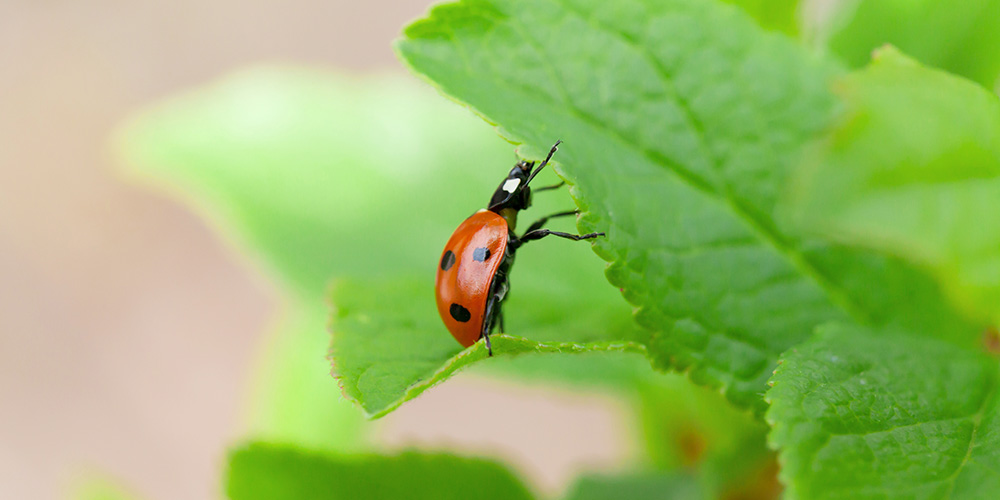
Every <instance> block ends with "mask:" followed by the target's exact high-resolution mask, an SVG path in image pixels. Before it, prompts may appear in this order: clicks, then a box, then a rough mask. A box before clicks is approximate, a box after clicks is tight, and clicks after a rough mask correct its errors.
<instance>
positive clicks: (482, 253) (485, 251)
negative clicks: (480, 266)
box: [472, 247, 490, 262]
mask: <svg viewBox="0 0 1000 500" xmlns="http://www.w3.org/2000/svg"><path fill="white" fill-rule="evenodd" d="M488 258H490V249H489V248H486V247H479V248H477V249H475V250H473V251H472V260H474V261H476V262H486V259H488Z"/></svg>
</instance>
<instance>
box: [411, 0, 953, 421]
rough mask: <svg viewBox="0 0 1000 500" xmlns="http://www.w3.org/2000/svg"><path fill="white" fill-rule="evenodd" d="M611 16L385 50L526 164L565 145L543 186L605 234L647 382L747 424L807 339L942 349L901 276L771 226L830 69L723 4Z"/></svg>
mask: <svg viewBox="0 0 1000 500" xmlns="http://www.w3.org/2000/svg"><path fill="white" fill-rule="evenodd" d="M609 5H610V4H608V3H607V2H600V1H597V0H545V1H540V2H539V1H530V2H529V1H526V0H522V1H503V2H501V1H492V0H466V1H462V2H459V3H452V4H444V5H440V6H438V7H436V8H435V9H434V10H432V12H431V14H430V16H429V17H428V18H427V19H424V20H420V21H417V22H416V23H414V24H412V25H411V26H410V27H408V28H407V30H406V38H405V39H403V40H402V41H400V42H399V43H398V45H397V47H398V50H399V52H400V54H401V55H402V57H403V58H404V60H406V61H407V62H408V63H409V64H410V65H411V66H412V67H413V69H414V70H415V71H417V72H418V73H421V74H423V75H425V76H426V77H428V78H429V79H430V80H432V81H433V82H434V83H435V84H436V85H438V86H439V87H440V89H441V90H442V91H443V92H444V93H446V94H448V95H450V96H453V97H454V98H456V99H459V100H460V101H462V102H465V103H468V104H469V105H470V106H472V107H473V108H474V109H475V110H476V111H477V112H478V113H480V114H481V115H483V116H484V117H485V118H486V119H487V121H489V122H491V123H497V124H498V127H499V129H500V132H501V133H502V134H503V135H504V136H505V137H507V138H508V139H509V140H511V141H513V142H523V143H525V144H526V145H527V146H529V147H530V148H529V147H526V148H525V149H526V150H527V151H530V152H532V153H535V154H534V155H532V156H533V157H537V156H540V153H541V152H542V151H545V150H546V149H547V148H548V145H550V144H551V143H552V142H553V141H554V140H555V139H556V138H561V139H564V140H565V145H564V146H563V147H561V148H560V151H559V157H558V162H559V165H557V167H556V168H557V169H558V171H559V172H560V175H562V176H564V177H566V178H567V179H568V180H569V181H570V182H571V183H573V184H575V186H574V188H573V194H574V197H575V199H576V200H577V203H578V204H579V206H580V208H581V209H582V210H584V211H585V213H584V214H583V216H582V218H581V220H580V223H579V228H580V230H581V231H588V232H589V231H605V232H607V233H608V237H607V238H604V239H601V240H599V241H598V242H597V243H596V246H595V250H596V251H597V253H598V255H600V256H601V257H602V258H604V259H606V260H608V261H610V262H611V266H610V267H609V269H608V271H607V276H608V279H609V281H611V283H612V284H613V285H615V286H616V287H620V288H621V289H622V290H623V293H624V296H625V298H626V299H627V300H628V301H629V302H631V303H632V304H634V305H636V306H637V307H638V311H637V319H638V321H639V322H640V324H642V325H643V326H645V327H647V328H648V329H650V330H651V331H652V335H651V340H650V341H649V353H650V355H651V356H652V357H653V359H654V362H655V363H656V364H657V366H658V367H660V368H668V367H673V368H677V369H688V370H690V371H691V377H692V379H694V380H696V381H698V382H701V383H706V384H710V385H713V386H721V387H722V388H723V389H724V391H725V393H726V394H727V396H728V397H729V398H730V399H731V400H733V401H735V402H738V403H740V404H743V405H752V406H754V407H755V408H756V409H758V410H760V409H763V408H764V405H763V402H762V400H761V398H760V395H761V394H762V393H763V391H764V389H765V381H766V380H767V378H768V376H769V375H770V373H771V371H772V370H773V367H774V364H775V362H776V360H777V357H778V355H779V353H781V352H783V351H784V350H785V349H787V348H789V347H791V346H793V345H795V344H796V343H798V342H800V341H802V340H804V339H805V338H806V337H807V335H808V332H810V331H812V329H813V327H815V326H816V325H818V324H822V323H824V322H826V321H829V320H833V319H839V320H845V319H848V318H850V319H854V320H856V321H859V322H862V323H873V324H882V323H890V322H902V323H905V324H907V326H912V327H913V328H914V329H915V331H918V332H921V333H927V334H937V333H939V332H941V331H943V330H942V329H941V328H935V326H938V325H942V324H952V323H954V322H955V321H956V320H954V316H953V315H952V314H951V313H949V312H948V311H947V310H946V309H945V307H944V306H942V305H941V297H940V292H939V290H938V289H937V286H936V285H935V284H934V283H933V282H932V281H930V280H929V278H927V277H925V276H923V275H922V274H921V273H920V272H918V271H917V270H915V269H913V268H912V267H910V266H909V265H907V264H905V263H903V262H901V261H896V260H892V259H886V258H884V257H882V256H879V255H877V254H874V253H871V252H867V251H859V250H855V249H851V248H845V247H836V246H830V245H828V244H825V243H821V242H815V241H806V240H801V239H800V238H798V237H797V236H796V235H795V234H794V233H793V232H792V231H793V230H794V228H786V227H785V226H784V225H783V224H782V223H781V221H779V220H777V219H776V217H775V216H774V210H775V203H776V200H777V198H778V194H779V193H780V192H781V191H782V190H783V189H784V187H785V186H784V185H785V181H786V179H787V176H788V174H789V171H790V169H791V167H792V166H793V165H794V164H795V163H796V161H797V159H798V157H799V154H800V151H801V149H802V146H803V144H805V143H806V142H808V141H809V140H811V139H812V138H813V137H814V136H816V135H817V134H818V133H819V132H820V131H821V130H823V129H824V128H825V127H826V126H828V124H829V123H830V121H831V119H832V117H833V116H835V114H836V108H837V103H836V100H835V98H834V96H833V95H832V94H831V93H830V91H829V90H828V83H829V81H830V78H831V76H833V75H835V74H837V73H838V72H839V69H838V68H836V67H835V66H834V65H832V64H830V63H829V62H826V61H824V60H822V59H820V58H818V57H817V56H815V55H812V54H809V53H807V52H806V51H805V50H804V49H803V48H801V47H799V46H798V45H796V44H795V43H794V42H793V41H791V40H789V39H788V38H786V37H784V36H781V35H777V34H773V33H768V32H765V31H764V30H762V29H761V28H760V27H759V26H758V25H757V24H756V23H754V22H753V20H752V19H750V18H749V17H748V16H747V15H746V14H745V13H744V12H741V11H740V10H738V9H736V8H734V7H731V6H724V5H720V4H718V3H717V2H707V1H701V0H669V1H656V2H654V1H640V0H632V1H626V2H616V3H615V4H614V8H609V7H608V6H609ZM567 40H572V43H567ZM873 283H874V284H875V285H873Z"/></svg>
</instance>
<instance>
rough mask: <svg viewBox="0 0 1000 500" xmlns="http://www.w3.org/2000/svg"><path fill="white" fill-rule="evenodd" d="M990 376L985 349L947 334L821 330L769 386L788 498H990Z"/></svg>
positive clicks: (995, 409)
mask: <svg viewBox="0 0 1000 500" xmlns="http://www.w3.org/2000/svg"><path fill="white" fill-rule="evenodd" d="M998 375H1000V373H998V365H997V361H996V360H995V359H989V358H987V357H985V356H983V355H981V354H976V353H974V352H972V351H968V350H964V349H961V348H958V347H955V346H953V345H950V344H948V343H945V342H941V341H937V340H932V339H921V338H916V337H914V336H912V335H903V334H895V335H894V334H891V333H890V332H884V331H872V330H867V329H861V328H858V327H847V326H828V327H823V328H820V330H819V332H818V333H817V336H816V337H815V338H814V339H813V340H812V341H810V342H808V343H806V344H803V345H801V346H798V347H796V348H795V349H793V350H791V351H789V353H788V354H787V355H786V356H785V357H784V359H783V362H782V364H781V366H780V368H779V369H778V370H777V372H776V373H775V375H774V378H773V379H772V384H773V388H772V389H771V390H770V391H768V393H767V398H768V399H769V400H770V401H771V409H770V411H769V412H768V413H767V419H768V420H769V421H770V422H771V423H772V426H773V430H772V434H771V442H772V444H773V445H774V446H776V447H778V448H779V449H780V460H781V463H782V472H781V477H782V480H783V482H784V484H785V486H786V488H787V490H786V498H789V499H797V498H803V499H805V498H808V499H825V498H830V499H833V498H852V499H868V498H873V499H874V498H927V499H930V498H952V499H964V498H968V499H978V498H990V497H992V496H993V495H994V494H995V492H996V491H997V489H998V488H1000V469H998V468H997V467H996V464H997V463H998V460H1000V406H998V398H997V392H998V391H997V390H998V384H997V382H998Z"/></svg>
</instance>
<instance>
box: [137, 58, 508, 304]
mask: <svg viewBox="0 0 1000 500" xmlns="http://www.w3.org/2000/svg"><path fill="white" fill-rule="evenodd" d="M118 144H119V149H120V150H121V152H122V155H123V157H124V159H125V161H126V164H127V165H128V166H129V167H130V170H129V172H130V173H133V174H136V175H137V176H138V177H139V178H140V179H142V180H147V181H148V182H150V183H151V184H152V185H153V186H154V187H157V188H160V187H163V186H165V185H166V186H170V187H174V188H176V191H175V192H176V193H177V194H178V196H180V197H182V199H184V201H187V202H189V203H190V204H192V205H194V206H195V207H196V208H198V209H199V210H201V211H202V213H204V214H205V215H206V216H208V217H209V218H210V219H211V220H213V221H215V222H216V227H217V230H218V231H220V232H222V233H223V234H226V235H227V236H230V237H233V238H235V239H236V240H237V241H238V242H239V243H240V244H241V245H242V246H243V247H244V248H246V249H247V250H249V251H250V252H251V253H252V254H254V255H255V256H257V257H258V258H259V260H260V261H261V263H262V264H263V266H264V267H265V268H267V269H269V270H271V271H272V274H273V276H274V277H275V279H277V280H278V281H279V282H280V283H282V284H283V285H285V288H286V289H289V290H290V291H291V292H294V293H297V294H299V295H300V296H302V298H303V299H304V300H306V301H309V302H312V303H320V302H321V301H322V300H323V298H324V297H325V292H326V287H327V285H328V283H329V281H330V279H331V277H333V276H344V275H360V276H370V275H372V274H381V275H392V274H394V273H395V272H398V271H399V270H404V269H405V270H410V269H414V268H419V267H420V266H425V265H426V262H427V259H428V257H427V255H434V254H437V253H438V251H439V250H440V249H439V248H438V247H439V246H440V245H442V244H443V241H444V240H442V243H439V242H438V241H437V239H435V238H433V237H425V238H410V239H402V237H401V235H400V231H403V234H407V235H414V234H423V235H440V236H439V237H440V238H445V239H447V237H448V235H450V230H451V229H454V228H453V227H451V226H452V223H453V221H455V220H461V219H462V216H461V214H464V213H465V212H470V213H471V212H472V211H474V209H475V207H478V205H480V204H482V203H484V202H485V201H484V200H485V199H487V198H488V197H489V194H490V193H491V192H492V189H494V188H495V183H496V182H497V178H498V177H494V176H492V175H486V176H483V175H480V174H481V173H482V172H479V171H478V170H479V169H486V170H485V171H486V172H489V173H493V172H500V174H502V172H503V170H502V169H503V167H504V165H506V164H508V163H510V164H513V160H514V157H513V155H512V154H511V151H510V149H509V148H507V147H505V145H504V144H502V143H500V141H497V140H496V138H495V136H494V134H492V133H491V132H490V131H489V129H488V128H487V127H484V126H477V122H476V120H475V119H473V118H472V117H469V116H467V113H464V112H463V111H462V110H461V109H457V108H456V107H455V106H451V105H449V104H448V103H445V102H441V100H440V99H439V98H436V97H435V96H434V95H433V92H431V91H430V90H429V89H426V88H421V87H419V86H416V85H413V83H412V82H410V81H408V80H406V79H405V78H400V77H395V76H385V77H371V78H357V79H351V78H346V77H342V76H337V75H336V74H334V73H330V72H326V71H321V70H310V69H294V68H268V67H262V68H256V69H250V70H245V71H243V72H240V73H237V74H235V75H232V76H230V77H227V78H225V79H223V80H221V81H220V82H218V83H215V84H213V85H210V86H208V87H205V88H203V89H200V90H197V91H195V92H191V93H189V94H186V95H182V96H180V97H178V98H174V99H171V100H169V101H166V102H165V103H163V104H162V105H160V106H157V107H155V108H153V109H151V110H148V111H146V112H144V113H142V114H141V115H140V116H139V118H138V119H137V120H134V121H133V122H132V123H131V124H129V126H128V127H126V128H125V129H124V132H123V133H122V134H120V137H119V141H118ZM484 159H485V160H484ZM500 174H497V175H500ZM442 182H444V184H443V185H442ZM454 186H464V187H465V188H466V189H461V190H454V189H449V188H450V187H454ZM403 209H408V210H406V211H405V212H404V211H403Z"/></svg>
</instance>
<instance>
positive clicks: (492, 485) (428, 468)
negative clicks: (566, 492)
mask: <svg viewBox="0 0 1000 500" xmlns="http://www.w3.org/2000/svg"><path fill="white" fill-rule="evenodd" d="M226 492H227V494H228V496H229V498H231V499H233V500H254V499H261V500H305V499H310V500H326V499H329V500H334V499H344V500H355V499H365V498H371V499H376V498H406V499H414V500H416V499H423V498H426V499H434V500H446V499H452V498H453V499H462V500H466V499H469V498H478V499H484V500H489V499H494V498H495V499H498V500H499V499H503V500H516V499H530V498H533V496H532V495H531V494H530V493H529V492H528V490H527V489H526V488H525V487H524V485H523V484H522V483H521V481H520V480H519V479H518V478H517V477H516V476H514V474H512V473H511V472H510V471H509V470H507V469H506V468H504V467H503V466H501V465H499V464H497V463H495V462H492V461H487V460H482V459H475V458H464V457H458V456H454V455H447V454H428V453H418V452H407V453H402V454H399V455H396V456H378V455H361V456H358V455H354V456H346V457H345V456H337V455H328V454H323V453H318V452H312V451H306V450H303V449H300V448H296V447H292V446H287V445H278V444H270V443H251V444H249V445H246V446H244V447H241V448H239V449H237V450H235V451H233V452H232V453H231V455H230V457H229V472H228V478H227V486H226Z"/></svg>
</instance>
